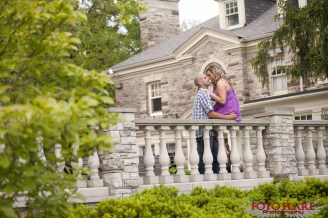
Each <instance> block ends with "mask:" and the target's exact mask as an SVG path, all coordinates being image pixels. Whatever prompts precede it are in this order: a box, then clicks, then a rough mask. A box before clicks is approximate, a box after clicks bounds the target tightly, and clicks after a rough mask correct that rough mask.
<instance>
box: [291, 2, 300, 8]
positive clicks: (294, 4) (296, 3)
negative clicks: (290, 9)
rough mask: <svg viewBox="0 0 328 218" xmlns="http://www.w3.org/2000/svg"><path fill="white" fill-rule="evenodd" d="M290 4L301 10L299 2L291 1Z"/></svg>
mask: <svg viewBox="0 0 328 218" xmlns="http://www.w3.org/2000/svg"><path fill="white" fill-rule="evenodd" d="M290 3H291V4H292V5H293V6H294V7H296V8H299V5H298V0H290Z"/></svg>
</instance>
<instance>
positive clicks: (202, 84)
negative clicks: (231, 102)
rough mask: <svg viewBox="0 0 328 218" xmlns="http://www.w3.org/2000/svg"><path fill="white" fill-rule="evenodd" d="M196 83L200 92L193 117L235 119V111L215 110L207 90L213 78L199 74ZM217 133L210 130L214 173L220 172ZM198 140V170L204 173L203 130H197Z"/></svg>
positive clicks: (196, 98)
mask: <svg viewBox="0 0 328 218" xmlns="http://www.w3.org/2000/svg"><path fill="white" fill-rule="evenodd" d="M194 83H195V85H196V86H197V87H198V92H197V94H196V97H195V100H194V105H193V110H192V118H193V119H209V118H216V119H226V120H234V119H236V117H237V115H236V114H235V113H231V114H229V115H223V114H219V113H216V112H214V111H213V104H212V100H211V96H210V94H209V93H208V92H207V91H206V90H207V89H208V87H209V85H210V84H211V80H210V79H209V77H208V76H206V75H205V74H198V75H196V76H195V77H194ZM215 137H216V136H215V133H214V131H213V130H211V131H210V146H211V152H212V155H213V163H212V169H213V172H214V173H219V170H220V168H219V163H218V159H217V155H218V144H217V142H216V140H215ZM196 141H197V152H198V155H199V163H198V171H199V173H200V174H204V172H205V164H204V161H203V154H204V138H203V131H201V130H198V131H196Z"/></svg>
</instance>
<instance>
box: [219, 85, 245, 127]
mask: <svg viewBox="0 0 328 218" xmlns="http://www.w3.org/2000/svg"><path fill="white" fill-rule="evenodd" d="M214 93H215V94H216V95H218V92H217V90H215V92H214ZM213 109H214V111H215V112H218V113H220V114H224V115H228V114H231V113H233V112H235V113H236V114H237V117H236V121H238V122H239V121H240V120H241V113H240V105H239V101H238V98H237V96H236V94H235V92H234V91H233V89H232V88H230V90H229V91H227V96H226V102H225V104H224V105H222V104H220V103H218V102H216V103H215V105H214V108H213Z"/></svg>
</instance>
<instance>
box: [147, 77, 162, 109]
mask: <svg viewBox="0 0 328 218" xmlns="http://www.w3.org/2000/svg"><path fill="white" fill-rule="evenodd" d="M149 96H150V110H151V111H150V113H151V114H154V113H161V112H162V98H161V86H160V84H159V83H155V84H151V85H150V95H149Z"/></svg>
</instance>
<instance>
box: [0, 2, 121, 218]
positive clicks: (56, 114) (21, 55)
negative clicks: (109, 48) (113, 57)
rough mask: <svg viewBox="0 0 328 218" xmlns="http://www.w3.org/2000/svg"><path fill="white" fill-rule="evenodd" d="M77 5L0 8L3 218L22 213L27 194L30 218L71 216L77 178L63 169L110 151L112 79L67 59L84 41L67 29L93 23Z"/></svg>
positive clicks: (1, 4)
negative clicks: (16, 205)
mask: <svg viewBox="0 0 328 218" xmlns="http://www.w3.org/2000/svg"><path fill="white" fill-rule="evenodd" d="M74 4H75V0H74V1H73V0H46V1H40V0H38V1H36V0H32V1H25V0H6V1H1V2H0V75H1V77H0V123H1V125H0V145H1V146H0V160H1V161H0V181H1V182H0V192H1V193H2V194H1V197H0V217H14V216H15V215H17V211H15V209H14V208H13V203H14V202H15V201H16V200H17V199H18V197H22V196H26V197H27V205H26V206H27V214H26V215H27V217H63V216H65V214H66V213H67V210H68V208H70V207H71V204H69V203H68V201H67V200H68V199H69V197H71V196H72V195H73V194H74V193H75V175H76V174H77V173H78V172H77V170H76V169H73V173H72V174H69V173H64V172H59V171H58V170H57V164H58V163H63V162H65V163H67V164H70V163H71V162H72V161H73V162H74V161H76V159H77V158H78V157H84V156H87V155H89V154H91V153H92V152H93V151H94V150H95V149H104V148H110V145H111V143H110V138H109V137H108V136H105V135H103V134H101V132H102V130H103V129H104V128H107V127H108V125H111V124H114V123H115V122H116V121H115V120H116V115H115V114H111V113H107V111H106V109H105V108H104V107H109V106H111V105H112V104H113V99H112V98H111V97H110V96H109V93H108V91H106V87H107V86H108V84H112V81H111V79H110V78H108V76H106V75H105V74H102V73H98V72H96V71H89V70H85V69H83V68H81V67H78V66H76V65H74V64H70V63H67V61H66V60H67V57H68V56H69V55H70V52H71V51H72V50H77V48H78V46H79V43H80V40H79V39H78V38H77V37H76V36H74V35H73V34H72V33H70V32H67V31H65V29H67V27H68V26H71V29H73V28H76V25H80V24H81V23H82V22H84V21H85V20H86V16H85V15H84V14H83V13H82V12H81V11H78V10H76V9H74V6H73V5H74ZM56 144H58V145H60V146H61V155H62V157H60V156H56V155H55V145H56ZM73 149H76V150H77V153H76V154H73ZM43 153H44V154H43ZM68 190H70V191H68Z"/></svg>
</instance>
